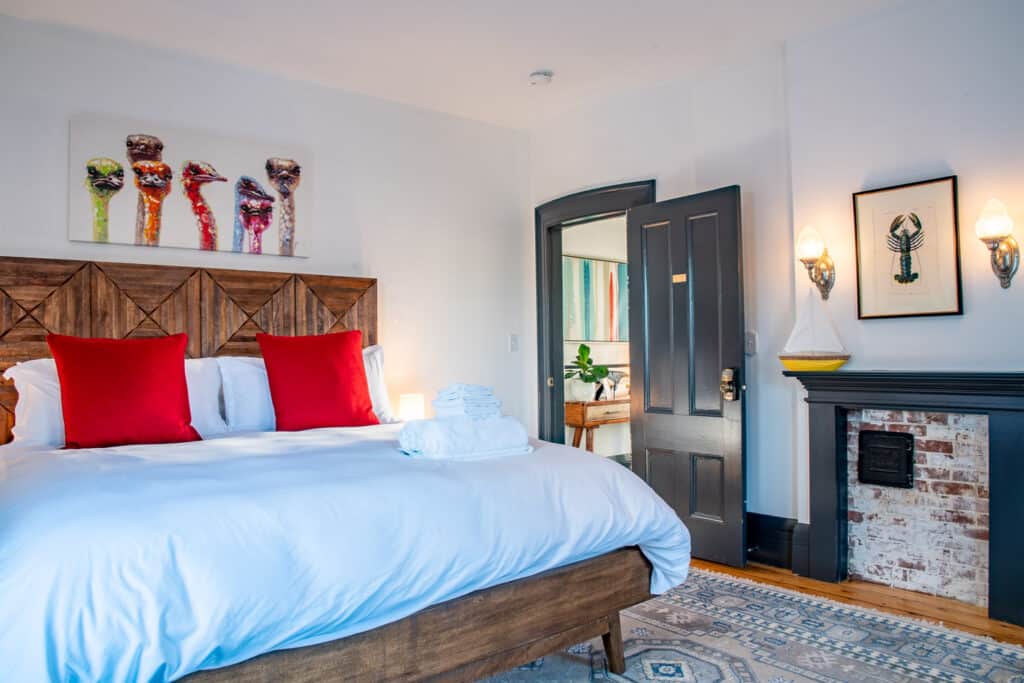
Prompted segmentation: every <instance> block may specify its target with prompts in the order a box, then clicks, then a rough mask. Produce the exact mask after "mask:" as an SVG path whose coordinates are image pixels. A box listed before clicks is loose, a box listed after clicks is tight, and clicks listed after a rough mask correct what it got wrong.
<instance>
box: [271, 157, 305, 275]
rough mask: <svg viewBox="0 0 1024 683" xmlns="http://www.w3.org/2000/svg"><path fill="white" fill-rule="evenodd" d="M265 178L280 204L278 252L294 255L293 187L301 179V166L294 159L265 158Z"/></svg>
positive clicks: (296, 185) (294, 187)
mask: <svg viewBox="0 0 1024 683" xmlns="http://www.w3.org/2000/svg"><path fill="white" fill-rule="evenodd" d="M267 179H268V180H269V181H270V184H271V186H273V188H274V190H276V191H277V195H278V197H280V199H281V206H280V209H279V210H278V213H277V235H278V244H279V246H278V253H279V254H281V255H282V256H294V255H295V196H294V195H295V189H296V188H297V187H298V186H299V180H301V179H302V167H301V166H299V164H298V162H297V161H295V160H294V159H282V158H281V157H271V158H270V159H267Z"/></svg>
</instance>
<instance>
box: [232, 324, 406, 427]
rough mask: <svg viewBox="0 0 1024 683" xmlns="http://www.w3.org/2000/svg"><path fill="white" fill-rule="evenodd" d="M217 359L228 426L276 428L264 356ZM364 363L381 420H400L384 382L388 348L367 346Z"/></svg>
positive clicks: (364, 350)
mask: <svg viewBox="0 0 1024 683" xmlns="http://www.w3.org/2000/svg"><path fill="white" fill-rule="evenodd" d="M217 362H218V363H219V364H220V373H221V379H222V380H223V383H224V415H225V416H226V417H227V421H228V428H229V429H231V431H233V432H246V431H258V432H272V431H274V429H275V427H276V425H277V419H276V418H275V416H274V401H273V399H272V398H271V396H270V382H269V381H268V380H267V366H266V364H265V363H264V362H263V359H262V358H247V357H243V356H221V357H220V358H218V359H217ZM363 366H364V367H365V368H366V383H367V385H368V386H369V388H370V402H371V403H372V404H373V412H374V414H375V415H376V416H377V419H378V420H380V422H381V423H382V424H388V423H391V422H398V420H397V419H396V418H395V416H394V413H392V412H391V401H390V400H389V399H388V387H387V385H386V384H385V383H384V347H382V346H380V345H379V344H376V345H374V346H368V347H366V348H365V349H363Z"/></svg>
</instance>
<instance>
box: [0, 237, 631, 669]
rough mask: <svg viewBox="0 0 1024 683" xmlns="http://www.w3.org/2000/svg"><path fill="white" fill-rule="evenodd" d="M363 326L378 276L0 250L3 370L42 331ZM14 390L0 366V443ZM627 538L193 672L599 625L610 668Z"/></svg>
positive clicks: (318, 661) (496, 647)
mask: <svg viewBox="0 0 1024 683" xmlns="http://www.w3.org/2000/svg"><path fill="white" fill-rule="evenodd" d="M342 329H358V330H362V332H363V342H364V344H366V345H371V344H376V343H377V281H376V280H374V279H372V278H358V277H340V276H329V275H309V274H294V273H271V272H266V271H250V270H227V269H211V268H190V267H181V266H157V265H141V264H127V263H100V262H92V261H65V260H57V259H28V258H4V257H0V373H2V372H3V371H4V370H6V369H7V368H8V367H10V366H11V365H13V364H14V363H17V362H19V361H24V360H31V359H34V358H44V357H48V356H49V355H50V354H49V348H48V347H47V345H46V335H47V334H48V333H50V332H54V333H58V334H70V335H77V336H82V337H110V338H116V339H122V338H128V337H152V336H162V335H166V334H175V333H178V332H185V333H187V334H188V335H189V344H188V349H187V353H188V355H189V356H190V357H201V356H217V355H259V346H258V345H257V344H256V341H255V335H256V333H257V332H261V331H262V332H269V333H271V334H323V333H326V332H333V331H337V330H342ZM16 402H17V392H16V391H15V389H14V386H13V385H12V384H10V383H8V382H6V381H3V380H0V444H3V443H6V442H8V441H9V440H10V438H11V427H13V425H14V406H15V403H16ZM650 581H651V566H650V564H649V563H648V562H647V560H646V559H645V558H644V556H643V555H642V554H641V553H640V551H639V550H638V549H637V548H623V549H621V550H618V551H616V552H612V553H608V554H606V555H601V556H599V557H596V558H593V559H590V560H587V561H584V562H579V563H576V564H573V565H569V566H566V567H561V568H559V569H554V570H552V571H548V572H544V573H542V574H538V575H535V576H531V577H528V578H525V579H520V580H518V581H512V582H510V583H506V584H502V585H500V586H496V587H493V588H490V589H487V590H483V591H478V592H476V593H472V594H470V595H467V596H464V597H462V598H458V599H456V600H451V601H449V602H445V603H442V604H440V605H435V606H433V607H430V608H428V609H425V610H422V611H420V612H417V613H416V614H413V615H411V616H409V617H406V618H405V619H402V620H400V621H397V622H394V623H392V624H388V625H386V626H382V627H380V628H376V629H373V630H371V631H367V632H365V633H361V634H358V635H354V636H350V637H348V638H343V639H340V640H336V641H332V642H328V643H324V644H321V645H316V646H311V647H303V648H297V649H293V650H282V651H279V652H272V653H268V654H265V655H262V656H260V657H256V658H254V659H251V660H249V661H246V662H242V663H240V664H236V665H234V666H229V667H224V668H221V669H213V670H209V671H203V672H199V673H196V674H193V675H191V676H189V677H187V678H186V680H188V681H193V682H198V683H211V682H212V683H215V682H218V681H225V682H226V681H267V683H270V682H271V681H273V682H274V683H278V682H284V681H294V682H296V683H299V682H301V683H307V682H312V681H325V680H331V681H334V680H353V681H383V680H402V681H418V680H426V679H430V680H446V681H472V680H476V679H478V678H481V677H484V676H487V675H490V674H493V673H498V672H500V671H504V670H507V669H510V668H513V667H515V666H518V665H521V664H525V663H527V662H530V661H532V660H534V659H536V658H538V657H541V656H544V655H546V654H549V653H551V652H554V651H556V650H559V649H561V648H564V647H568V646H569V645H573V644H575V643H578V642H582V641H585V640H588V639H590V638H595V637H597V636H602V637H603V640H604V647H605V652H606V654H607V657H608V666H609V669H610V670H611V671H613V672H615V673H623V672H624V671H625V666H626V665H625V657H624V653H623V646H622V633H621V630H620V627H619V611H620V610H622V609H624V608H626V607H630V606H632V605H635V604H637V603H640V602H643V601H644V600H647V599H648V598H649V597H650V594H649V587H650Z"/></svg>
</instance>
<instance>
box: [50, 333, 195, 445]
mask: <svg viewBox="0 0 1024 683" xmlns="http://www.w3.org/2000/svg"><path fill="white" fill-rule="evenodd" d="M46 343H47V344H49V345H50V351H51V353H53V358H54V360H55V361H56V362H57V376H58V378H59V379H60V402H61V408H62V409H63V412H64V439H65V442H66V447H67V448H97V447H103V446H120V445H125V444H141V443H176V442H179V441H198V440H199V439H200V437H199V434H198V433H196V430H195V429H193V428H192V425H191V422H192V414H191V412H190V411H189V407H188V385H187V384H186V383H185V345H186V344H187V343H188V336H187V335H184V334H175V335H171V336H169V337H154V338H150V339H82V338H80V337H66V336H64V335H60V334H51V335H48V336H47V337H46Z"/></svg>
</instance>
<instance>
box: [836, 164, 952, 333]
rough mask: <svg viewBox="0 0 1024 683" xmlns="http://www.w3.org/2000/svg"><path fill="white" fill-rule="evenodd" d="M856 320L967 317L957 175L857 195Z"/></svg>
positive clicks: (854, 223) (854, 222) (854, 216)
mask: <svg viewBox="0 0 1024 683" xmlns="http://www.w3.org/2000/svg"><path fill="white" fill-rule="evenodd" d="M853 225H854V232H855V236H856V241H857V317H858V318H860V319H861V320H864V319H867V318H903V317H912V316H922V315H961V314H962V313H963V303H962V297H961V286H960V237H959V229H958V224H957V199H956V176H948V177H946V178H935V179H934V180H925V181H921V182H917V183H908V184H906V185H896V186H893V187H883V188H880V189H877V190H866V191H864V192H857V193H855V194H854V195H853Z"/></svg>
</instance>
